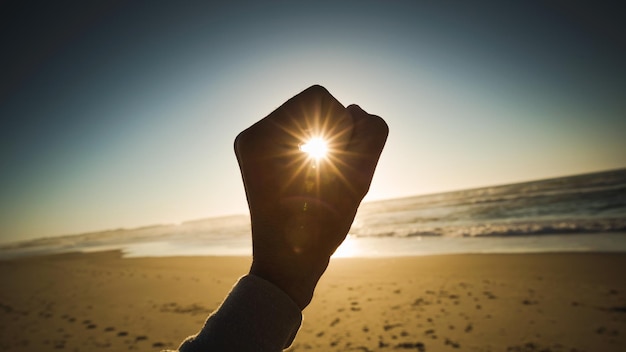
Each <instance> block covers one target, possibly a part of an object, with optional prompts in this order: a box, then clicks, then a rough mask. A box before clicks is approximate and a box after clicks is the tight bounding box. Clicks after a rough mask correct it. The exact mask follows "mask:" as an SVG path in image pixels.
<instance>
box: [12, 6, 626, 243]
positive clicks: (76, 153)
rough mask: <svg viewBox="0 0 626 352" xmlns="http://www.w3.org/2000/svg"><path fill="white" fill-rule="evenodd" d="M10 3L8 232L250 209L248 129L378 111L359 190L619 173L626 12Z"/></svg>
mask: <svg viewBox="0 0 626 352" xmlns="http://www.w3.org/2000/svg"><path fill="white" fill-rule="evenodd" d="M503 3H504V2H494V3H492V4H488V3H472V4H471V5H469V4H467V3H466V2H462V1H458V2H449V1H442V2H436V3H435V4H432V3H430V4H427V3H426V2H420V1H385V2H383V1H343V2H337V3H335V2H329V1H315V2H307V3H304V2H297V1H267V2H262V1H259V2H245V1H229V2H223V3H222V2H211V1H90V2H80V1H75V2H67V1H60V2H45V1H34V2H29V1H8V2H3V3H2V4H0V39H1V42H0V44H1V45H2V46H1V47H2V48H3V49H2V51H3V55H2V57H1V58H0V63H1V67H0V70H1V71H0V72H1V77H2V78H1V79H0V116H1V118H2V128H1V129H0V138H1V140H2V142H1V143H2V147H1V150H0V170H1V172H0V242H5V241H13V240H20V239H29V238H36V237H43V236H54V235H64V234H73V233H81V232H87V231H96V230H104V229H112V228H119V227H137V226H143V225H150V224H164V223H176V222H182V221H186V220H193V219H198V218H205V217H210V216H221V215H228V214H238V213H239V214H241V213H246V212H247V206H246V200H245V194H244V189H243V185H242V182H241V179H240V175H239V169H238V167H237V163H236V160H235V156H234V153H233V150H232V143H233V140H234V138H235V136H236V135H237V133H239V132H240V131H241V130H243V129H245V128H247V127H248V126H250V125H251V124H252V123H254V122H256V121H257V120H259V119H260V118H262V117H264V116H266V115H267V114H269V113H270V112H271V111H272V110H274V109H275V108H276V107H278V106H279V105H281V104H282V103H283V102H284V101H286V100H287V99H288V98H290V97H291V96H293V95H295V94H297V93H298V92H300V91H302V90H303V89H305V88H307V87H308V86H310V85H312V84H321V85H323V86H324V87H326V88H327V89H328V90H329V91H330V93H331V94H333V95H334V96H335V97H336V98H337V99H338V100H339V101H340V102H342V103H343V104H344V105H346V106H347V105H349V104H352V103H356V104H359V105H360V106H361V107H362V108H364V109H365V110H366V111H368V112H370V113H373V114H376V115H379V116H381V117H383V118H384V119H385V120H386V121H387V123H388V124H389V127H390V134H389V139H388V141H387V146H386V148H385V150H384V152H383V155H382V158H381V160H380V163H379V166H378V168H377V171H376V174H375V177H374V181H373V184H372V187H371V190H370V193H369V194H368V197H367V198H366V200H376V199H387V198H395V197H404V196H410V195H417V194H425V193H433V192H441V191H448V190H455V189H463V188H470V187H479V186H489V185H494V184H505V183H511V182H519V181H526V180H533V179H541V178H548V177H555V176H564V175H570V174H578V173H586V172H593V171H601V170H607V169H616V168H623V167H626V138H625V137H624V136H626V69H625V68H624V62H626V35H625V33H626V25H625V23H626V19H624V18H623V17H624V14H623V12H622V11H618V10H617V9H613V8H610V7H609V6H605V5H599V4H596V3H593V4H591V3H590V4H587V5H579V4H578V3H577V2H572V1H552V2H528V1H520V2H506V4H503Z"/></svg>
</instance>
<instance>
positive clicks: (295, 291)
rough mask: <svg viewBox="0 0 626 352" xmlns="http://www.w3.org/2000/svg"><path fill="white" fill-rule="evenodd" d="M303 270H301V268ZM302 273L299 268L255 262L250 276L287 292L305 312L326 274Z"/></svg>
mask: <svg viewBox="0 0 626 352" xmlns="http://www.w3.org/2000/svg"><path fill="white" fill-rule="evenodd" d="M300 269H301V268H300ZM325 269H326V267H324V269H323V270H321V272H319V274H317V273H316V272H315V271H313V272H312V271H309V272H306V271H301V270H299V268H298V267H297V266H291V267H289V266H287V267H286V266H285V265H283V266H281V267H279V268H277V267H274V266H272V265H271V264H270V265H268V264H267V263H262V262H259V261H257V260H253V262H252V267H251V268H250V274H252V275H255V276H258V277H260V278H262V279H264V280H266V281H268V282H270V283H272V284H273V285H275V286H276V287H278V288H279V289H280V290H282V291H283V292H285V293H286V294H287V295H288V296H289V297H290V298H291V299H292V300H293V301H294V303H295V304H296V305H297V306H298V307H299V308H300V310H303V309H304V308H306V307H307V306H308V305H309V303H311V300H312V299H313V292H314V291H315V287H316V286H317V282H318V281H319V278H320V277H321V274H322V273H323V272H324V270H325Z"/></svg>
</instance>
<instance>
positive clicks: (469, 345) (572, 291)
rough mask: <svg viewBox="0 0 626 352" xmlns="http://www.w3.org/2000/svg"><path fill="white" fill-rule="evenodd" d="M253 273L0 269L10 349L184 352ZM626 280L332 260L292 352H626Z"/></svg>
mask: <svg viewBox="0 0 626 352" xmlns="http://www.w3.org/2000/svg"><path fill="white" fill-rule="evenodd" d="M250 262H251V257H249V256H240V257H234V256H221V257H220V256H198V257H188V256H182V257H159V258H123V257H122V252H121V251H104V252H94V253H71V254H58V255H48V256H39V257H26V258H17V259H11V260H0V275H1V278H2V281H3V282H5V283H8V285H7V286H6V287H8V288H9V289H5V290H2V291H0V302H1V306H0V318H1V319H2V321H3V322H7V323H8V324H3V325H4V326H3V327H2V328H1V329H0V334H1V335H0V336H1V338H0V349H2V350H11V351H32V350H38V351H59V350H61V351H62V350H68V351H93V350H102V351H120V350H160V349H165V348H176V347H177V346H178V344H179V343H180V342H181V341H182V340H183V339H184V338H185V337H186V336H188V335H190V334H193V333H195V332H196V331H197V330H198V329H200V327H201V326H202V323H203V322H204V320H205V319H206V317H207V315H208V314H210V312H212V311H213V310H215V309H216V308H217V307H218V306H219V304H220V302H221V301H222V299H223V298H224V297H225V295H226V294H227V293H228V291H229V290H230V287H232V285H233V284H234V283H235V282H236V280H237V279H238V278H239V277H240V276H241V275H244V274H245V273H246V272H247V270H248V268H249V265H250ZM624 267H626V253H590V252H586V253H532V254H530V253H522V254H451V255H431V256H408V257H390V258H332V259H331V263H330V266H329V268H328V270H327V272H326V274H325V275H324V276H323V277H322V279H321V280H320V282H319V285H318V288H317V290H316V293H315V297H314V299H313V302H312V304H311V305H310V306H309V307H307V308H306V309H305V311H304V312H303V314H304V320H303V324H302V327H301V329H300V332H299V333H298V336H297V338H296V340H295V341H294V343H293V345H292V346H291V348H290V349H289V350H290V351H303V350H306V351H345V350H351V349H352V350H362V351H368V350H369V351H378V350H383V351H384V350H390V351H391V350H416V349H418V347H416V346H422V347H423V348H424V349H425V351H507V350H510V351H544V350H545V351H552V352H559V351H567V352H570V351H572V350H574V349H575V350H577V351H589V352H590V351H599V350H601V351H609V352H610V351H623V350H624V348H625V347H626V313H624V312H623V309H624V308H625V307H626V282H625V280H623V273H622V272H623V268H624ZM420 344H421V345H420ZM455 346H456V347H455Z"/></svg>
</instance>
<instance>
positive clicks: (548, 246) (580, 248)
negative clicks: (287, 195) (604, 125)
mask: <svg viewBox="0 0 626 352" xmlns="http://www.w3.org/2000/svg"><path fill="white" fill-rule="evenodd" d="M106 250H120V251H122V252H123V253H124V256H125V257H129V258H167V257H180V256H192V257H195V256H235V257H236V256H251V255H252V247H251V240H250V237H249V236H241V237H237V238H234V239H232V240H230V241H228V242H224V241H213V240H211V241H206V242H202V241H201V242H189V241H185V240H181V239H177V240H174V239H171V240H168V239H161V240H153V241H144V242H132V241H129V242H119V243H100V244H93V243H92V244H89V245H79V244H73V245H58V246H48V247H37V246H35V247H30V246H25V247H18V246H14V247H11V248H10V249H1V248H0V260H4V259H12V258H20V257H32V256H41V255H50V254H63V253H72V252H84V253H93V252H100V251H106ZM563 252H577V253H586V252H602V253H615V252H617V253H626V232H610V233H581V234H567V235H555V234H545V235H533V236H512V237H479V238H472V237H428V236H427V237H410V238H403V237H354V236H348V237H347V238H346V240H345V241H344V243H343V244H342V245H341V246H340V247H339V248H338V250H337V252H336V253H335V255H334V257H351V258H370V257H372V258H387V257H399V256H422V255H449V254H476V253H480V254H482V253H501V254H509V253H563Z"/></svg>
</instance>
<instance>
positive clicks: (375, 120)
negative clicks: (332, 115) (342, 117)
mask: <svg viewBox="0 0 626 352" xmlns="http://www.w3.org/2000/svg"><path fill="white" fill-rule="evenodd" d="M347 111H348V112H349V113H350V115H351V116H352V119H353V123H354V125H353V130H352V136H351V138H350V142H349V144H348V146H347V148H346V157H345V158H344V159H345V166H346V167H347V168H349V170H347V172H349V173H350V174H352V176H353V177H354V178H355V179H354V181H359V182H358V183H359V184H360V186H362V187H363V188H364V189H361V192H362V196H365V193H367V190H368V189H369V184H370V182H371V179H372V176H373V175H374V170H375V169H376V164H377V163H378V159H379V158H380V154H381V152H382V150H383V147H384V146H385V142H386V141H387V136H388V134H389V127H388V126H387V123H386V122H385V121H384V120H383V119H382V118H380V117H379V116H376V115H371V114H368V113H367V112H365V111H364V110H363V109H361V108H360V107H359V106H358V105H350V106H348V108H347Z"/></svg>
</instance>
